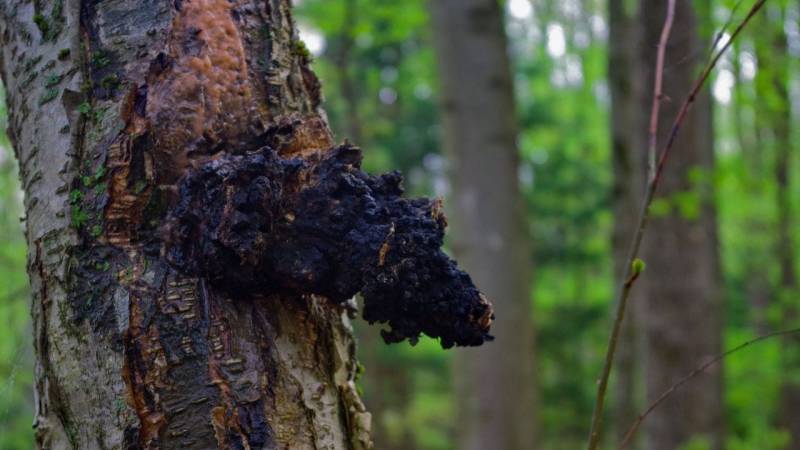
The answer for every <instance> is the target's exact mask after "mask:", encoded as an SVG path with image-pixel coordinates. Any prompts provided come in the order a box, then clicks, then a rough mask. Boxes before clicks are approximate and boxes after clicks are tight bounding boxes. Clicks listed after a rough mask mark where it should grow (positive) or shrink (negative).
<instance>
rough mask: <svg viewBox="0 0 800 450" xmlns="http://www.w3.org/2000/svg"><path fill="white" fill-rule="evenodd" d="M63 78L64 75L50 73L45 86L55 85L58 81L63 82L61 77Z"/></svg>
mask: <svg viewBox="0 0 800 450" xmlns="http://www.w3.org/2000/svg"><path fill="white" fill-rule="evenodd" d="M62 78H63V76H62V75H50V76H49V77H47V79H46V80H45V82H44V86H45V87H53V86H55V85H57V84H58V83H61V79H62Z"/></svg>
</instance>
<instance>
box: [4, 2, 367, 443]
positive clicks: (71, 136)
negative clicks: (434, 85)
mask: <svg viewBox="0 0 800 450" xmlns="http://www.w3.org/2000/svg"><path fill="white" fill-rule="evenodd" d="M0 36H2V41H0V42H1V43H2V56H1V57H2V60H1V61H0V62H1V63H2V76H3V81H4V83H5V86H6V88H7V92H8V105H9V135H10V137H11V139H12V142H13V143H14V148H15V151H16V155H17V157H18V159H19V161H20V167H21V178H22V182H23V186H24V189H25V194H26V195H25V208H26V219H25V220H26V226H27V227H26V228H27V240H28V243H29V248H30V250H29V273H30V278H31V283H32V287H33V292H34V296H33V299H32V315H33V324H34V332H35V347H36V352H37V356H38V362H37V366H36V417H35V423H34V427H35V428H36V436H37V443H38V446H39V447H40V448H54V449H61V448H75V449H95V448H97V449H112V448H113V449H119V448H163V449H168V448H198V449H207V448H319V449H322V448H325V449H334V448H336V449H351V448H352V449H357V448H368V447H370V446H371V444H370V439H369V422H370V420H369V414H368V413H366V411H365V410H364V407H363V405H362V403H361V401H360V399H359V396H358V395H357V393H356V390H355V385H354V378H355V375H356V361H355V357H354V342H353V339H352V335H351V330H350V326H349V324H348V320H349V319H348V316H347V310H348V303H341V304H338V305H337V304H331V303H330V302H328V301H327V300H326V299H324V298H322V297H319V296H316V295H311V294H308V295H300V294H288V293H273V294H269V295H255V294H251V295H249V297H248V298H247V301H242V299H241V298H237V299H233V298H232V296H231V295H228V294H227V293H226V291H224V290H222V289H219V288H218V287H216V286H214V285H212V284H211V283H208V282H207V281H206V280H205V279H204V278H203V277H199V276H192V274H187V273H186V272H184V271H179V270H177V269H176V268H174V267H173V266H172V265H170V264H169V263H168V261H167V260H166V257H165V255H164V253H163V251H162V246H161V245H160V244H159V242H160V241H161V240H162V239H163V236H164V234H165V233H166V232H165V230H164V228H163V218H164V217H165V216H166V212H167V211H168V210H169V208H170V206H171V205H174V203H175V202H176V196H177V195H178V194H177V189H176V186H177V181H178V180H179V179H180V178H181V177H182V176H183V175H184V174H185V173H186V172H187V171H189V170H192V169H194V168H196V167H199V166H201V165H202V164H204V163H206V162H208V161H210V160H212V159H215V158H217V157H218V156H219V155H220V154H223V153H228V152H231V151H233V150H232V149H236V148H238V147H240V146H243V145H248V144H249V143H250V142H251V141H252V140H253V139H254V138H255V137H256V136H258V135H259V134H261V133H263V132H264V130H266V129H269V128H270V127H272V126H274V125H276V124H278V123H281V122H282V121H292V122H293V123H298V124H299V125H298V126H299V129H300V130H301V132H299V133H298V134H296V135H293V136H292V137H291V139H290V141H291V142H289V143H288V144H287V145H288V146H289V147H292V146H293V148H294V149H295V150H296V156H297V157H298V158H303V157H305V155H308V154H312V153H315V152H319V151H322V150H325V149H328V148H330V147H331V146H332V138H331V134H330V131H329V129H328V127H327V125H326V123H325V118H324V114H323V112H322V111H321V110H320V109H319V101H320V94H319V84H318V82H317V80H316V78H315V77H314V75H313V73H312V72H311V70H310V69H309V66H308V62H309V61H308V55H307V53H306V52H305V51H303V47H302V45H301V44H300V42H299V41H298V39H297V36H296V32H295V30H294V25H293V21H292V17H291V14H290V2H289V1H288V0H269V1H247V0H243V1H238V2H229V1H227V0H183V1H181V0H176V1H172V0H170V1H167V0H143V1H133V0H116V1H104V2H100V1H91V0H84V1H78V0H63V1H62V0H57V1H55V2H28V1H22V0H4V1H2V2H0Z"/></svg>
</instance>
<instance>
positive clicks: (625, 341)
mask: <svg viewBox="0 0 800 450" xmlns="http://www.w3.org/2000/svg"><path fill="white" fill-rule="evenodd" d="M630 5H631V3H630V2H626V1H625V0H609V4H608V10H609V49H608V51H609V57H608V78H609V86H610V91H611V137H612V142H611V151H612V154H611V159H612V165H613V170H614V184H613V188H612V189H613V190H612V193H611V195H612V202H613V208H614V229H613V235H612V251H613V254H614V279H615V280H621V279H622V277H623V276H625V274H626V273H627V270H628V267H627V263H628V257H629V252H630V246H631V241H632V240H633V235H634V233H635V231H636V221H637V218H638V215H639V211H640V209H641V206H640V205H641V199H642V192H644V178H643V177H642V168H643V167H644V158H642V156H643V151H644V148H645V145H644V141H643V140H642V133H641V130H643V129H645V128H646V126H647V124H646V123H645V122H644V121H643V120H641V118H642V115H641V114H640V110H639V103H638V99H639V98H640V96H641V90H642V86H641V79H642V75H641V74H639V73H637V70H636V68H637V65H636V62H637V55H636V43H637V42H639V37H640V35H641V29H640V28H639V27H638V24H639V23H638V21H637V20H636V11H635V7H636V5H635V4H632V6H634V8H631V7H630ZM641 300H642V299H640V298H633V299H632V300H631V302H630V305H631V307H630V308H629V311H628V314H627V317H626V319H625V323H624V324H623V330H622V334H621V335H620V342H619V350H618V351H617V362H616V364H617V366H616V369H615V374H616V389H615V396H616V398H615V408H614V409H615V411H614V424H615V429H616V433H617V442H622V439H623V438H624V437H625V433H626V432H627V431H628V427H629V426H630V425H631V424H632V423H633V421H634V420H635V419H636V417H637V414H638V412H639V409H638V406H640V405H639V404H638V403H637V393H638V392H639V386H640V383H637V380H638V379H639V373H640V371H641V369H640V367H639V366H640V364H637V363H638V361H639V360H638V356H640V354H641V352H640V351H638V347H639V346H638V344H637V343H638V341H639V340H640V339H639V333H638V321H639V314H638V310H639V309H640V307H641ZM634 447H635V446H631V448H634Z"/></svg>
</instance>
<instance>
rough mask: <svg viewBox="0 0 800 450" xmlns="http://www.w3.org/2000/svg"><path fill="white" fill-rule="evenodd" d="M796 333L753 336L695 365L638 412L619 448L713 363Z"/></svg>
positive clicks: (798, 331) (795, 330)
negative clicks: (682, 388) (775, 338)
mask: <svg viewBox="0 0 800 450" xmlns="http://www.w3.org/2000/svg"><path fill="white" fill-rule="evenodd" d="M797 333H800V328H793V329H791V330H782V331H775V332H773V333H768V334H765V335H762V336H758V337H757V338H754V339H751V340H749V341H746V342H744V343H742V344H739V345H737V346H736V347H733V348H732V349H730V350H728V351H726V352H724V353H720V354H719V355H717V356H715V357H714V358H713V359H711V360H709V361H708V362H706V363H705V364H703V365H701V366H698V367H696V368H695V369H694V370H692V371H691V372H689V373H688V374H687V375H686V376H685V377H683V378H681V379H680V380H679V381H678V382H677V383H675V384H673V385H672V386H670V387H669V389H667V390H666V391H664V392H663V393H662V394H661V395H660V396H659V397H658V398H657V399H656V400H655V401H654V402H653V403H651V404H650V406H649V407H648V408H647V409H646V410H645V411H644V412H643V413H641V414H639V417H638V418H637V419H636V421H635V422H634V423H633V425H631V427H630V428H629V429H628V432H627V433H625V438H623V439H622V443H621V444H620V446H619V448H620V449H623V448H625V447H627V446H628V444H629V443H630V440H631V439H632V438H633V436H634V434H636V431H637V430H638V429H639V427H640V426H641V425H642V422H644V420H645V419H646V418H647V416H648V415H650V413H651V412H653V411H654V410H655V409H656V408H658V407H659V405H661V404H662V403H664V401H666V400H667V399H668V398H669V397H670V396H671V395H672V394H674V393H675V392H676V391H677V390H678V389H680V388H681V386H683V385H684V384H686V383H688V382H689V381H690V380H691V379H692V378H694V377H696V376H698V375H700V374H701V373H703V372H705V371H706V370H707V369H708V368H709V367H711V366H713V365H714V364H716V363H718V362H720V361H722V360H723V359H725V358H727V357H728V356H730V355H732V354H734V353H736V352H738V351H739V350H743V349H745V348H747V347H749V346H751V345H753V344H757V343H759V342H761V341H766V340H767V339H771V338H774V337H778V336H786V335H790V334H797Z"/></svg>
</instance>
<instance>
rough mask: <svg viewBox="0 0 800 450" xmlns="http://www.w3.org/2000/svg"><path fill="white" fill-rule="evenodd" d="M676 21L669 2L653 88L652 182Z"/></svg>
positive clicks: (649, 161) (649, 164) (672, 3)
mask: <svg viewBox="0 0 800 450" xmlns="http://www.w3.org/2000/svg"><path fill="white" fill-rule="evenodd" d="M674 20H675V0H669V4H668V5H667V18H666V20H665V21H664V28H662V29H661V38H660V39H659V40H658V49H657V54H656V79H655V83H654V86H653V107H652V109H651V111H650V137H649V143H648V150H647V168H648V171H647V179H648V181H649V180H652V179H653V177H654V176H655V175H656V135H657V134H658V116H659V112H660V110H661V101H662V100H663V97H664V89H663V85H664V59H665V55H666V53H667V42H668V41H669V35H670V33H671V32H672V22H673V21H674Z"/></svg>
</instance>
